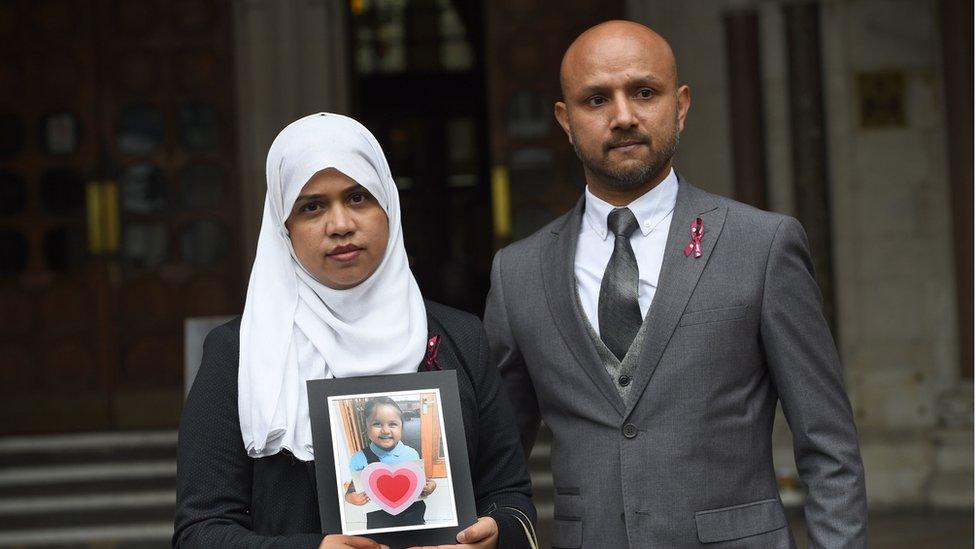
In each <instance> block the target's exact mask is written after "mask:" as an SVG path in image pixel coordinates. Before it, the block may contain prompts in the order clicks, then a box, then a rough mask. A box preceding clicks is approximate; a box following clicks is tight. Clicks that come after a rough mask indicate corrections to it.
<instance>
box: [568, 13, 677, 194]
mask: <svg viewBox="0 0 976 549" xmlns="http://www.w3.org/2000/svg"><path fill="white" fill-rule="evenodd" d="M559 80H560V83H561V85H562V91H563V99H562V100H561V101H557V102H556V104H555V108H554V111H553V114H555V116H556V121H557V122H559V125H560V126H561V127H562V128H563V131H565V132H566V136H567V137H568V138H569V142H570V144H571V145H572V146H573V149H575V151H576V154H577V156H579V158H580V160H581V161H582V162H583V170H584V172H585V175H586V183H587V188H588V189H590V190H591V191H592V192H593V194H595V195H596V196H597V197H599V198H601V199H603V200H605V201H607V202H609V203H611V204H614V205H617V206H620V205H626V204H629V203H630V201H632V200H633V199H635V198H636V197H638V196H640V195H641V194H643V193H644V192H646V191H647V190H648V189H651V188H653V187H654V186H655V185H657V184H658V183H659V182H661V181H662V180H663V179H664V178H665V177H666V176H667V175H668V173H669V172H670V170H671V158H672V156H674V153H675V151H676V149H677V147H678V137H679V134H680V133H681V131H682V130H683V129H684V123H685V115H686V114H687V113H688V108H689V107H690V106H691V92H690V90H689V89H688V86H679V85H678V69H677V67H676V66H675V62H674V53H672V52H671V47H670V46H668V43H667V41H666V40H664V39H663V38H661V36H660V35H658V34H657V33H656V32H654V31H652V30H651V29H649V28H647V27H645V26H644V25H640V24H637V23H631V22H629V21H607V22H606V23H601V24H599V25H597V26H595V27H592V28H590V29H588V30H587V31H586V32H584V33H583V34H581V35H580V36H579V37H578V38H577V39H576V40H575V41H574V42H573V43H572V45H570V46H569V49H567V50H566V54H565V55H564V56H563V62H562V65H561V66H560V69H559Z"/></svg>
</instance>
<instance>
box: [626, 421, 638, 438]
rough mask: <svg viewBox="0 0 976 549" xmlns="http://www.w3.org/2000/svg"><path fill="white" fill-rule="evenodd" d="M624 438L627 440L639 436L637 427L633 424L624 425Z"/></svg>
mask: <svg viewBox="0 0 976 549" xmlns="http://www.w3.org/2000/svg"><path fill="white" fill-rule="evenodd" d="M624 436H625V437H627V438H634V437H636V436H637V426H636V425H634V424H633V423H628V424H627V425H624Z"/></svg>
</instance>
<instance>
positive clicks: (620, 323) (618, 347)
mask: <svg viewBox="0 0 976 549" xmlns="http://www.w3.org/2000/svg"><path fill="white" fill-rule="evenodd" d="M607 227H608V228H609V229H610V231H611V232H612V233H613V235H614V238H613V255H611V256H610V262H609V263H607V270H606V271H604V272H603V282H602V283H600V304H599V307H598V315H599V318H600V339H602V340H603V342H604V343H605V344H606V345H607V348H608V349H610V351H611V352H612V353H613V354H614V355H615V356H616V357H617V358H618V359H619V360H623V359H624V355H626V354H627V349H630V344H631V343H633V341H634V336H636V335H637V331H638V330H640V327H641V322H642V319H641V313H640V305H639V304H638V302H637V278H638V277H637V258H636V257H634V249H633V248H631V247H630V235H631V233H633V232H634V230H636V229H637V218H636V217H634V213H633V212H631V211H630V209H628V208H614V210H613V211H612V212H610V215H608V216H607Z"/></svg>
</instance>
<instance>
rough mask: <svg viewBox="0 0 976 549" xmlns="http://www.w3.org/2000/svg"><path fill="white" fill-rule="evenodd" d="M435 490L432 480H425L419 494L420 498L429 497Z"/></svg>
mask: <svg viewBox="0 0 976 549" xmlns="http://www.w3.org/2000/svg"><path fill="white" fill-rule="evenodd" d="M435 488H437V483H436V482H434V481H433V480H430V479H427V482H426V483H424V489H423V490H421V492H420V497H424V498H425V497H427V496H429V495H430V494H431V492H433V491H434V489H435Z"/></svg>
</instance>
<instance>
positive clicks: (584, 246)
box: [575, 169, 678, 334]
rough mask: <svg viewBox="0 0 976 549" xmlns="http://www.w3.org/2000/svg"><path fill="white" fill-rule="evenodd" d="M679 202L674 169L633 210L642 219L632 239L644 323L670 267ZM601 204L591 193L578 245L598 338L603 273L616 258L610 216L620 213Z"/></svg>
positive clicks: (582, 287)
mask: <svg viewBox="0 0 976 549" xmlns="http://www.w3.org/2000/svg"><path fill="white" fill-rule="evenodd" d="M677 198H678V178H677V176H675V174H674V169H672V170H671V171H670V173H668V176H667V177H665V178H664V180H663V181H661V182H660V183H659V184H658V185H656V186H655V187H654V188H653V189H651V190H649V191H647V192H646V193H644V194H643V195H641V197H640V198H638V199H636V200H634V201H633V202H631V203H630V204H628V205H627V207H628V208H630V211H631V212H633V213H634V217H636V218H637V223H638V227H639V229H640V230H637V231H634V232H633V234H631V235H630V246H631V247H632V248H633V249H634V257H636V258H637V270H638V277H639V280H638V283H637V302H638V303H639V304H640V312H641V318H644V317H646V316H647V309H649V308H650V306H651V301H652V300H653V299H654V292H655V291H657V280H658V276H660V274H661V263H663V262H664V247H665V245H666V244H667V241H668V228H669V227H670V225H671V216H672V214H673V213H674V204H675V201H676V200H677ZM615 207H616V206H613V205H612V204H608V203H607V202H604V201H603V200H600V199H599V198H597V197H596V196H594V195H593V193H591V192H590V188H589V186H587V187H586V204H585V210H584V212H583V222H582V224H581V225H580V234H579V241H578V242H577V244H576V260H575V272H576V291H577V292H579V298H580V303H581V304H582V305H583V312H584V313H585V314H586V318H587V320H589V321H590V325H591V326H592V327H593V330H594V331H596V333H597V334H599V333H600V320H599V313H598V311H599V304H600V283H601V282H602V281H603V272H604V271H605V270H606V269H607V263H609V262H610V255H611V254H613V234H611V233H610V232H609V230H608V229H607V216H608V215H610V212H611V211H612V210H613V209H614V208H615Z"/></svg>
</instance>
